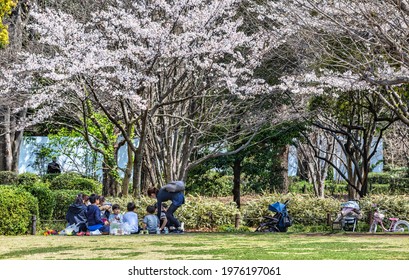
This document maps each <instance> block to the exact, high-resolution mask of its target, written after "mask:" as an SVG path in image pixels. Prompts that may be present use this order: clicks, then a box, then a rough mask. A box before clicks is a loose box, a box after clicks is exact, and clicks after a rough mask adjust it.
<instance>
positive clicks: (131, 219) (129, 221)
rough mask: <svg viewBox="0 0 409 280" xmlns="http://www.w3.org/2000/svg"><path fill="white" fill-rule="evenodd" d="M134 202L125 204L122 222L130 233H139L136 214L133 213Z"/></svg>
mask: <svg viewBox="0 0 409 280" xmlns="http://www.w3.org/2000/svg"><path fill="white" fill-rule="evenodd" d="M135 209H136V206H135V203H133V202H129V203H128V205H127V206H126V210H127V212H126V213H125V214H124V216H123V222H124V224H125V225H126V226H127V228H128V229H129V232H130V233H131V234H136V233H139V220H138V214H136V213H135Z"/></svg>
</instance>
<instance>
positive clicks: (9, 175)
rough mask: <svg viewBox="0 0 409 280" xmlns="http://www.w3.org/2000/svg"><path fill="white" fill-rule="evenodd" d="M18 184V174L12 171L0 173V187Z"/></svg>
mask: <svg viewBox="0 0 409 280" xmlns="http://www.w3.org/2000/svg"><path fill="white" fill-rule="evenodd" d="M16 182H17V173H15V172H12V171H0V185H12V184H15V183H16Z"/></svg>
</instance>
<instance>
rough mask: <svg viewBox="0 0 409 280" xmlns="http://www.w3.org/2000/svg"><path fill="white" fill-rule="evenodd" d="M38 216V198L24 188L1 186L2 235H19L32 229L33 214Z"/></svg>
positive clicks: (0, 227) (0, 213)
mask: <svg viewBox="0 0 409 280" xmlns="http://www.w3.org/2000/svg"><path fill="white" fill-rule="evenodd" d="M32 215H37V216H38V200H37V199H36V198H35V197H34V196H32V195H31V194H30V193H28V192H26V191H25V190H23V189H20V188H15V187H12V186H1V188H0V235H19V234H26V233H28V232H29V231H30V223H31V216H32Z"/></svg>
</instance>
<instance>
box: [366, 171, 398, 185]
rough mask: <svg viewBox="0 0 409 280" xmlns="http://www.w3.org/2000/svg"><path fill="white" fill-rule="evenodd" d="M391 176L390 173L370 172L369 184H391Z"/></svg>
mask: <svg viewBox="0 0 409 280" xmlns="http://www.w3.org/2000/svg"><path fill="white" fill-rule="evenodd" d="M391 178H392V177H391V174H389V173H375V172H370V173H369V174H368V183H369V184H371V183H372V184H389V181H390V180H391Z"/></svg>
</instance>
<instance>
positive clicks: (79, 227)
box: [65, 193, 87, 233]
mask: <svg viewBox="0 0 409 280" xmlns="http://www.w3.org/2000/svg"><path fill="white" fill-rule="evenodd" d="M83 198H84V195H83V194H81V193H80V194H78V195H77V197H76V198H75V201H74V203H73V204H71V205H70V206H69V207H68V211H67V214H66V215H65V219H66V220H67V222H68V226H71V225H76V229H75V232H77V233H78V232H85V231H87V206H85V204H84V202H83Z"/></svg>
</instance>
